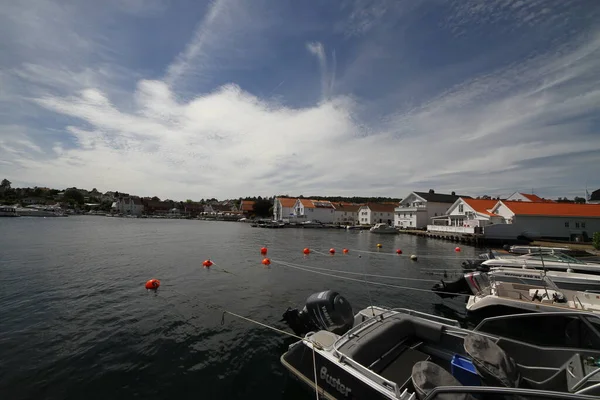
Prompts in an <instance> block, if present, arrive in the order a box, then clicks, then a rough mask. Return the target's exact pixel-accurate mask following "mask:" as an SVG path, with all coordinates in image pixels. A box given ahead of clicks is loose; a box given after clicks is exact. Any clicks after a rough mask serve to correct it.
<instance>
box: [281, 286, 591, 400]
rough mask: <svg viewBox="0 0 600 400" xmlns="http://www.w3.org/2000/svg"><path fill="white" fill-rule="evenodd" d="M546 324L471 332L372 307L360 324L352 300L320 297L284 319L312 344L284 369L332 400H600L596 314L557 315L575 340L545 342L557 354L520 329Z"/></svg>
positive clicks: (512, 320)
mask: <svg viewBox="0 0 600 400" xmlns="http://www.w3.org/2000/svg"><path fill="white" fill-rule="evenodd" d="M545 317H546V315H545V314H544V313H539V314H526V315H511V316H503V317H496V318H491V319H486V320H484V321H483V322H481V323H480V324H479V325H478V326H477V327H476V328H475V329H473V330H468V329H464V328H461V327H459V324H458V323H457V322H456V321H453V320H449V319H446V318H441V317H437V316H434V315H429V314H425V313H420V312H415V311H412V310H406V309H387V308H383V307H375V306H372V307H368V308H366V309H363V310H361V311H359V312H358V313H357V314H356V315H354V316H353V315H352V307H351V306H350V305H349V303H348V302H347V300H346V299H344V298H343V297H342V296H340V295H339V294H338V293H336V292H333V291H326V292H321V293H317V294H314V295H312V296H310V297H309V298H308V300H307V303H306V306H305V307H304V309H303V310H302V311H298V310H291V309H288V311H286V313H285V314H284V320H285V321H286V322H287V323H288V325H289V326H290V327H291V328H292V330H293V331H294V332H295V333H296V335H299V336H301V337H303V339H302V340H299V341H297V342H295V343H294V344H292V345H291V346H289V349H288V350H287V351H286V352H285V353H284V354H283V355H282V356H281V362H282V364H283V366H284V367H285V368H286V369H287V370H288V371H289V372H290V373H291V374H292V375H293V376H294V377H296V378H298V379H299V380H300V381H301V382H303V383H305V384H306V385H307V387H308V388H309V389H310V390H313V391H314V390H316V391H317V393H318V395H319V396H322V397H323V398H327V399H348V398H353V399H401V400H417V399H419V400H422V399H442V398H443V399H446V400H450V399H469V400H472V399H475V398H480V399H482V398H492V397H493V398H502V399H510V398H515V399H527V398H535V399H551V398H553V399H556V398H561V399H584V398H586V399H590V398H593V397H590V396H598V395H600V385H598V377H597V375H594V373H593V372H594V371H596V369H598V367H597V364H600V345H598V343H600V335H599V334H598V331H597V330H596V329H594V328H590V327H589V325H590V324H592V326H594V324H598V323H599V322H600V318H599V317H598V316H597V315H594V314H588V313H579V314H568V313H563V314H562V315H556V316H555V315H552V317H553V318H552V321H553V323H555V324H557V326H561V323H564V326H568V327H571V328H572V329H571V331H570V332H569V331H567V330H562V329H558V330H551V331H549V332H544V335H545V337H544V340H545V341H544V343H550V344H544V343H542V344H536V343H531V342H528V341H524V340H523V336H522V335H520V334H521V333H522V332H520V329H518V328H519V327H522V326H536V325H538V326H542V325H540V324H537V323H536V322H537V321H540V320H541V319H542V318H545ZM507 326H508V327H510V326H516V327H517V329H516V332H513V334H511V332H510V331H509V330H508V329H506V327H507ZM596 326H597V325H596ZM573 329H586V331H585V334H586V335H589V336H587V338H586V339H585V340H584V339H581V340H580V338H581V337H583V336H573V335H572V333H573ZM588 331H589V332H588ZM500 332H501V334H500ZM580 332H581V331H580ZM581 333H583V332H581ZM550 339H552V340H550ZM441 394H443V396H440V395H441ZM438 396H439V397H438ZM482 396H483V397H482ZM495 396H498V397H495ZM513 396H514V397H513Z"/></svg>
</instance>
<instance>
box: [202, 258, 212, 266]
mask: <svg viewBox="0 0 600 400" xmlns="http://www.w3.org/2000/svg"><path fill="white" fill-rule="evenodd" d="M202 265H203V266H204V268H210V267H212V265H213V262H212V261H210V260H204V262H203V263H202Z"/></svg>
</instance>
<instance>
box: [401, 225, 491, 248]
mask: <svg viewBox="0 0 600 400" xmlns="http://www.w3.org/2000/svg"><path fill="white" fill-rule="evenodd" d="M398 232H399V233H400V234H405V235H413V236H420V237H426V238H430V239H440V240H448V241H451V242H457V243H465V244H468V245H471V246H483V245H484V244H487V242H486V239H485V238H484V236H483V235H482V234H478V233H452V232H429V231H423V230H416V229H401V230H399V231H398Z"/></svg>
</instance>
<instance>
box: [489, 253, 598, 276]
mask: <svg viewBox="0 0 600 400" xmlns="http://www.w3.org/2000/svg"><path fill="white" fill-rule="evenodd" d="M489 254H490V259H489V260H486V261H483V262H482V263H481V265H482V266H485V267H490V268H491V267H512V268H535V269H539V270H542V269H547V270H554V271H568V270H572V271H574V272H581V273H587V274H597V275H600V264H596V263H587V262H584V261H581V260H578V259H576V258H573V257H571V256H568V255H566V254H563V253H559V252H555V253H550V254H533V253H531V254H524V255H522V256H512V255H508V254H507V255H504V254H500V253H498V252H490V253H489ZM491 257H493V258H491Z"/></svg>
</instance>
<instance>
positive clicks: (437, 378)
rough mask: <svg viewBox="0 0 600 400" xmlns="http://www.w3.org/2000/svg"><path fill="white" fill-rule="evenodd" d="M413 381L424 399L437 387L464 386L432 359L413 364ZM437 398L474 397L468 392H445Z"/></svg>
mask: <svg viewBox="0 0 600 400" xmlns="http://www.w3.org/2000/svg"><path fill="white" fill-rule="evenodd" d="M412 383H413V386H414V387H415V392H416V394H417V398H419V399H424V398H425V397H426V396H427V394H429V392H431V391H432V390H433V389H435V388H436V387H440V386H442V387H443V386H462V384H461V383H460V382H459V381H458V380H457V379H456V378H455V377H454V376H452V374H451V373H450V372H448V371H446V370H445V369H444V368H442V367H440V366H439V365H437V364H435V363H433V362H431V361H419V362H417V363H416V364H415V365H414V366H413V369H412ZM435 399H436V400H474V397H473V396H471V395H469V394H468V393H443V394H440V395H438V396H436V397H435Z"/></svg>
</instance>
